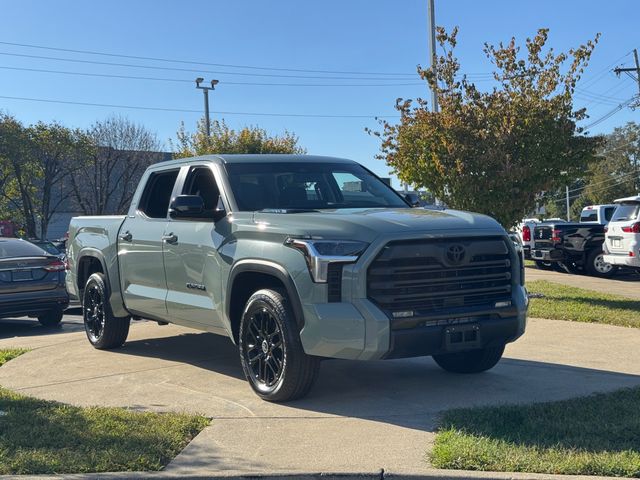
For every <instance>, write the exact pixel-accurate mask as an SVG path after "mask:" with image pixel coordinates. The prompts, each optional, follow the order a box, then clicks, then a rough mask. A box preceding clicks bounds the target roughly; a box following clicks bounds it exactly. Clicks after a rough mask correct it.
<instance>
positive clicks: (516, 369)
mask: <svg viewBox="0 0 640 480" xmlns="http://www.w3.org/2000/svg"><path fill="white" fill-rule="evenodd" d="M118 353H119V354H122V355H135V356H142V357H152V358H158V359H164V360H169V361H175V362H181V363H188V364H190V365H193V366H195V367H198V370H199V371H201V374H200V375H199V376H198V377H197V378H191V379H189V382H193V383H194V384H189V385H186V386H188V387H190V388H193V389H197V390H198V391H201V392H202V391H204V392H205V393H207V392H210V394H211V395H212V397H213V396H215V397H218V398H227V399H228V400H229V402H233V403H235V404H238V405H240V406H241V407H242V409H238V411H237V415H238V416H240V417H244V416H246V418H251V417H255V416H258V417H274V418H282V417H284V418H289V417H290V418H298V417H307V416H308V417H318V418H321V417H326V416H339V417H353V418H360V419H366V420H371V421H375V422H383V423H389V424H393V425H398V426H403V427H407V428H411V429H418V430H424V431H432V430H433V428H434V427H435V423H436V420H437V418H438V415H439V413H441V412H442V411H444V410H448V409H451V408H459V407H473V406H486V405H499V404H528V403H534V402H545V401H554V400H563V399H567V398H573V397H579V396H586V395H590V394H593V393H595V392H604V391H611V390H615V389H620V388H625V387H634V386H640V375H633V374H626V373H619V372H611V371H606V370H597V369H592V368H582V367H578V366H571V365H563V364H556V363H546V362H542V361H534V360H519V359H510V358H503V360H502V361H501V362H500V363H499V364H498V366H496V367H495V368H494V369H492V370H490V371H488V372H485V373H482V374H477V375H459V374H451V373H447V372H444V371H443V370H441V369H440V368H439V367H438V366H437V365H436V364H435V362H433V360H432V359H431V358H429V357H426V358H413V359H402V360H387V361H374V362H360V361H345V360H327V361H324V362H322V366H321V369H320V377H319V379H318V381H317V383H316V384H315V386H314V388H313V389H312V390H311V392H310V393H309V395H308V396H307V397H306V398H303V399H301V400H296V401H293V402H289V403H287V404H273V403H269V402H264V401H262V400H260V399H259V398H258V397H257V396H256V395H255V394H254V393H253V392H252V391H251V389H250V387H249V385H248V384H246V385H244V386H243V385H242V384H240V382H238V380H244V375H243V372H242V369H241V367H240V361H239V356H238V353H237V351H236V347H235V346H234V345H233V344H232V343H231V342H230V341H229V340H228V339H226V338H223V337H219V336H216V335H213V334H208V333H188V334H182V335H178V336H173V337H164V338H151V339H145V340H136V341H131V342H127V344H126V345H125V346H124V347H123V348H122V349H120V350H118ZM239 384H240V386H239ZM181 385H183V386H185V383H181ZM184 402H185V404H188V403H189V396H188V394H187V395H186V396H185V398H184ZM247 412H249V413H247ZM220 415H221V416H220V418H227V417H225V415H229V412H225V413H224V414H223V413H220ZM232 415H236V413H234V414H232ZM209 416H213V417H214V418H215V417H216V412H212V414H211V415H209ZM234 418H235V417H234Z"/></svg>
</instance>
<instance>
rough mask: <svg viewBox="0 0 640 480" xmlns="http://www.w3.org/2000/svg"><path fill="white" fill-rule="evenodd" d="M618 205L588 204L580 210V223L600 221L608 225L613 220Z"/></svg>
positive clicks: (601, 223) (599, 222)
mask: <svg viewBox="0 0 640 480" xmlns="http://www.w3.org/2000/svg"><path fill="white" fill-rule="evenodd" d="M616 207H617V205H615V204H607V205H587V206H586V207H584V208H583V209H582V212H580V223H598V224H600V225H606V224H608V223H609V221H610V220H611V217H612V216H613V212H615V210H616Z"/></svg>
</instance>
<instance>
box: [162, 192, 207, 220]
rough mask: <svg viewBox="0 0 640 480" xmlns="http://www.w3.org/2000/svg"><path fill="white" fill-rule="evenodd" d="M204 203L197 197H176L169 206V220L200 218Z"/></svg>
mask: <svg viewBox="0 0 640 480" xmlns="http://www.w3.org/2000/svg"><path fill="white" fill-rule="evenodd" d="M203 212H204V201H203V200H202V197H200V196H199V195H178V196H177V197H175V198H174V199H173V200H172V201H171V204H170V205H169V216H170V217H171V218H202V216H203Z"/></svg>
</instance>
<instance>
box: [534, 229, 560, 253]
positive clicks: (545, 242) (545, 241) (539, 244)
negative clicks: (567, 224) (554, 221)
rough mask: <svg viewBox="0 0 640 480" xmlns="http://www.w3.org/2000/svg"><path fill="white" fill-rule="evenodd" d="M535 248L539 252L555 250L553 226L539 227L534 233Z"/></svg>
mask: <svg viewBox="0 0 640 480" xmlns="http://www.w3.org/2000/svg"><path fill="white" fill-rule="evenodd" d="M533 246H534V248H536V249H539V250H550V249H552V248H554V246H555V243H554V241H553V226H550V225H539V226H536V227H535V229H534V231H533Z"/></svg>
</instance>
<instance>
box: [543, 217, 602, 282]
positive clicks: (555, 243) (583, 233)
mask: <svg viewBox="0 0 640 480" xmlns="http://www.w3.org/2000/svg"><path fill="white" fill-rule="evenodd" d="M604 228H605V227H604V225H600V224H598V223H568V222H557V223H556V222H548V223H543V224H540V225H537V226H536V228H535V236H534V237H535V238H534V246H533V249H532V250H531V258H532V259H533V260H536V261H541V262H550V263H552V264H557V265H558V266H561V267H562V268H563V269H565V270H567V271H568V272H570V273H576V272H577V271H580V270H583V271H585V272H586V273H588V274H590V275H594V276H598V277H608V276H611V275H613V273H614V272H615V268H614V267H613V266H612V265H611V264H608V263H606V262H605V261H604V258H603V255H604V254H603V251H602V244H603V242H604Z"/></svg>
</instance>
